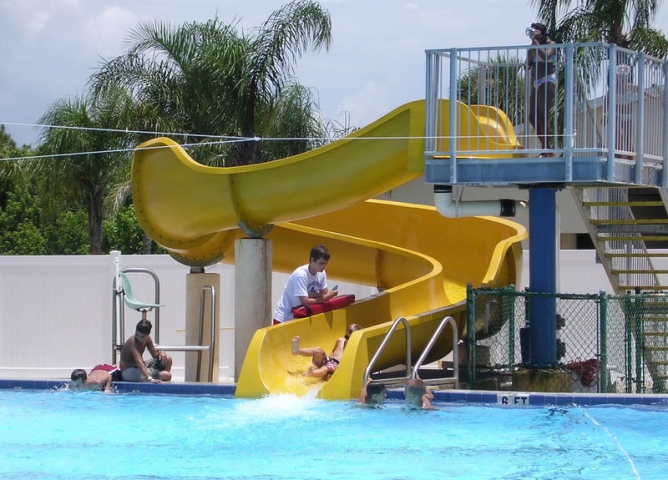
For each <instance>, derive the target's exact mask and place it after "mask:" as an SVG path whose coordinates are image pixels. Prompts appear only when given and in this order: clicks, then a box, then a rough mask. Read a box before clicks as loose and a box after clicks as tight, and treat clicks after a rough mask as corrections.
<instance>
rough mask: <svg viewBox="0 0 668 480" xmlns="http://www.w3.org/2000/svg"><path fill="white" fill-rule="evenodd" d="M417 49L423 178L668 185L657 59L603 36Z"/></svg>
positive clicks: (667, 108)
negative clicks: (422, 92) (422, 99)
mask: <svg viewBox="0 0 668 480" xmlns="http://www.w3.org/2000/svg"><path fill="white" fill-rule="evenodd" d="M426 54H427V59H426V63H427V79H426V92H427V94H426V117H427V118H426V121H425V126H426V132H425V133H426V142H425V179H426V182H427V183H431V184H440V185H470V186H519V187H523V186H533V185H540V184H545V185H558V186H561V185H563V186H575V187H582V186H601V187H606V186H638V185H642V186H651V187H661V188H662V189H665V188H666V187H668V172H667V171H665V169H664V168H663V166H664V163H665V158H666V157H667V156H668V141H666V138H668V120H667V119H666V118H667V114H666V112H668V93H667V92H666V88H665V85H666V78H665V71H666V61H665V60H662V59H659V58H653V57H650V56H649V55H645V54H641V53H638V52H634V51H631V50H626V49H623V48H620V47H617V46H616V45H608V44H603V43H585V44H573V43H571V44H558V45H557V44H550V45H547V44H546V45H523V46H504V47H482V48H451V49H443V50H428V51H427V52H426ZM536 58H549V59H550V60H548V61H543V62H536V61H535V59H536ZM539 64H540V65H539ZM540 68H542V69H543V70H540ZM541 72H543V73H542V74H541ZM544 72H550V73H549V74H545V73H544ZM537 80H542V81H541V82H540V83H538V81H537ZM544 85H545V86H544ZM547 86H549V89H551V90H548V87H547ZM548 91H549V92H551V93H546V92H548ZM443 109H448V111H447V112H443V111H442V110H443ZM444 117H445V118H450V119H455V118H456V119H457V121H450V122H448V121H444V120H443V118H444ZM667 196H668V195H667Z"/></svg>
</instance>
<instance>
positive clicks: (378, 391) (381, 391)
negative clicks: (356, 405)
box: [366, 383, 385, 402]
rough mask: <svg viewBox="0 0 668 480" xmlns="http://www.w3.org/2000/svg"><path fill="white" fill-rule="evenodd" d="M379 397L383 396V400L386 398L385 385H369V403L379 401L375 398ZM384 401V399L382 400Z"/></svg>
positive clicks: (367, 389)
mask: <svg viewBox="0 0 668 480" xmlns="http://www.w3.org/2000/svg"><path fill="white" fill-rule="evenodd" d="M377 395H383V398H384V397H385V385H384V384H382V383H370V384H369V385H367V386H366V398H367V402H369V401H372V402H373V401H377V400H376V399H374V398H373V397H375V396H377ZM381 401H382V399H381Z"/></svg>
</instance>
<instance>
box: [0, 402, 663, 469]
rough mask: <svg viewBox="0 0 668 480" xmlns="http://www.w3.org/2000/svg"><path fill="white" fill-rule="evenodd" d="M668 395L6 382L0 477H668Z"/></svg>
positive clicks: (0, 422)
mask: <svg viewBox="0 0 668 480" xmlns="http://www.w3.org/2000/svg"><path fill="white" fill-rule="evenodd" d="M667 456H668V410H666V407H657V408H654V407H637V408H632V407H611V406H604V407H569V408H562V407H558V408H548V407H505V408H504V407H498V406H489V407H488V406H471V405H447V404H444V405H439V406H438V410H436V411H417V410H410V409H408V408H406V406H405V405H404V404H403V402H401V401H398V400H396V401H395V400H393V401H390V402H388V403H387V404H385V405H384V406H383V407H382V408H380V409H370V408H364V407H362V406H360V405H358V404H356V403H355V402H327V401H323V400H316V399H309V398H296V397H293V396H289V395H284V396H272V397H267V398H264V399H260V400H236V399H230V398H222V397H207V396H198V397H196V396H169V395H137V394H117V395H104V394H101V393H90V392H76V393H75V392H67V391H13V390H0V479H89V478H90V479H93V478H95V479H105V478H114V479H158V478H160V479H162V478H170V479H171V478H175V479H210V478H229V479H274V478H276V479H323V480H331V479H428V480H437V479H441V478H466V479H580V478H582V479H599V478H600V479H606V480H607V479H609V478H615V479H626V478H628V479H637V478H643V479H656V478H666V476H667V474H666V466H665V460H666V458H667Z"/></svg>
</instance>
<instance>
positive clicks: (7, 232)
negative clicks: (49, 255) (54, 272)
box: [0, 186, 46, 255]
mask: <svg viewBox="0 0 668 480" xmlns="http://www.w3.org/2000/svg"><path fill="white" fill-rule="evenodd" d="M39 216H40V212H39V207H38V205H37V201H36V198H35V197H34V196H33V195H31V194H30V193H29V192H28V191H27V189H25V188H23V187H21V186H19V187H18V188H16V189H13V190H12V191H9V192H7V200H6V202H5V206H4V208H3V209H2V210H0V254H2V255H43V254H44V253H45V251H46V240H45V239H44V236H43V235H42V233H41V231H40V229H39V223H40V219H39Z"/></svg>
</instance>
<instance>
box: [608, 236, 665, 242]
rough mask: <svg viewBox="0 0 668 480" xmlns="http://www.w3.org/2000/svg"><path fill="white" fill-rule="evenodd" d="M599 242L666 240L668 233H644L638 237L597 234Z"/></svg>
mask: <svg viewBox="0 0 668 480" xmlns="http://www.w3.org/2000/svg"><path fill="white" fill-rule="evenodd" d="M597 238H598V241H599V242H665V241H667V240H668V235H643V236H638V237H631V236H614V237H603V236H601V235H597Z"/></svg>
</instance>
